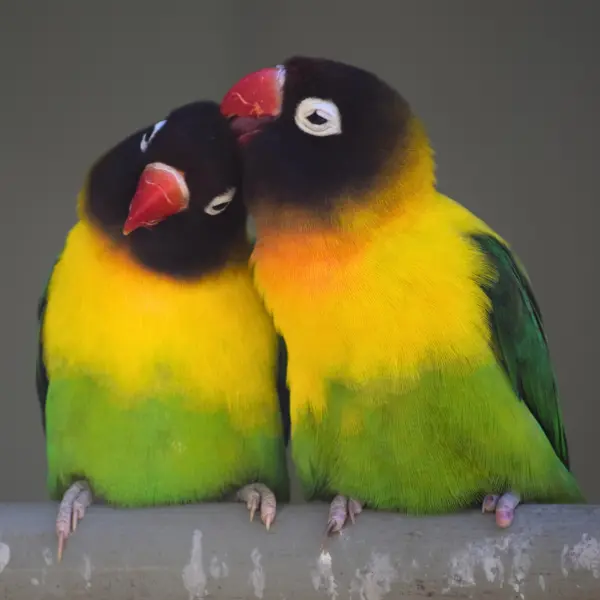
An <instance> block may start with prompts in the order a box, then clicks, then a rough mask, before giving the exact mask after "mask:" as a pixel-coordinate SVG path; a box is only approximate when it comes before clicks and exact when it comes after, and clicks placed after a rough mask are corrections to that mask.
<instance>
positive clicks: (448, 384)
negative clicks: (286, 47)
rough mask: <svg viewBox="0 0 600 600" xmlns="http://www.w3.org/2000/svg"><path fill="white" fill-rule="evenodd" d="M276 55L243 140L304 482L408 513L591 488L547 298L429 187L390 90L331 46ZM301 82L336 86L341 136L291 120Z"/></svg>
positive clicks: (406, 118)
mask: <svg viewBox="0 0 600 600" xmlns="http://www.w3.org/2000/svg"><path fill="white" fill-rule="evenodd" d="M284 67H285V83H283V84H282V88H281V90H280V92H281V94H282V97H283V99H282V101H281V106H282V108H281V111H282V112H281V115H280V116H279V118H278V119H276V120H275V121H273V122H271V123H269V124H267V125H265V126H264V127H263V128H262V129H261V131H260V132H259V133H258V134H257V135H256V137H255V138H254V139H252V140H251V141H250V142H249V144H248V146H247V149H246V168H245V176H246V197H247V200H248V203H249V206H250V210H251V212H252V213H253V216H254V218H255V220H256V223H257V244H256V246H255V249H254V252H253V255H252V263H253V265H254V274H255V281H256V285H257V287H258V289H259V290H260V291H261V293H262V295H263V296H264V299H265V302H266V304H267V306H268V308H269V309H270V311H271V312H272V314H273V317H274V321H275V325H276V327H277V329H278V330H279V331H280V332H281V334H282V335H283V337H284V338H285V341H286V344H287V348H288V383H289V386H290V390H291V422H292V435H291V439H292V453H293V458H294V462H295V465H296V469H297V472H298V474H299V476H300V479H301V480H302V482H303V484H304V488H305V491H306V493H307V496H308V497H309V498H323V499H326V498H331V496H333V495H334V494H343V495H345V496H348V497H353V498H356V499H358V500H359V501H361V502H364V503H366V504H367V505H368V506H369V507H372V508H381V509H396V510H402V511H409V512H412V513H439V512H446V511H451V510H455V509H458V508H462V507H466V506H469V505H472V504H473V503H475V502H477V501H481V500H482V499H483V497H484V496H485V495H486V494H489V493H502V492H505V491H510V490H516V491H517V492H519V493H520V494H521V497H522V498H523V500H526V501H534V502H557V503H569V502H582V501H583V497H582V494H581V492H580V490H579V487H578V485H577V483H576V481H575V479H574V477H573V475H572V474H571V473H570V471H569V462H568V451H567V443H566V438H565V433H564V427H563V423H562V417H561V411H560V406H559V398H558V391H557V387H556V381H555V375H554V372H553V367H552V364H551V359H550V355H549V350H548V347H547V343H546V337H545V334H544V329H543V325H542V321H541V317H540V312H539V308H538V306H537V303H536V301H535V299H534V296H533V294H532V291H531V288H530V284H529V281H528V279H527V276H526V274H525V273H524V271H523V269H522V267H520V266H519V264H518V263H517V262H516V260H515V258H514V256H513V255H512V253H511V251H510V249H509V248H508V246H507V244H506V243H505V242H504V241H503V240H502V239H501V238H500V237H499V236H498V235H497V234H496V233H495V232H494V231H492V230H491V229H490V228H489V227H488V226H487V225H486V224H485V223H483V222H482V221H481V220H480V219H478V218H477V217H475V216H474V215H473V214H472V213H470V212H469V211H468V210H467V209H466V208H464V207H462V206H461V205H459V204H458V203H456V202H454V201H453V200H451V199H450V198H448V197H446V196H444V195H443V194H441V193H440V192H439V191H438V190H437V189H436V186H435V177H434V164H433V157H432V152H431V149H430V146H429V143H428V140H427V137H426V135H425V132H424V130H423V128H422V126H421V124H420V123H419V121H418V120H417V119H416V118H415V117H414V116H413V115H412V114H410V112H409V111H408V109H407V107H406V105H405V104H404V102H403V101H402V100H401V99H399V97H398V96H397V94H396V93H395V92H394V91H392V90H391V89H390V88H387V87H385V89H384V90H383V91H377V92H371V91H370V90H371V89H372V88H373V87H376V86H375V85H374V81H375V78H374V77H373V76H372V75H370V74H367V73H366V72H364V71H360V70H358V69H354V68H352V67H347V66H345V65H341V64H340V63H333V61H326V60H319V61H317V60H312V59H305V58H294V59H291V60H290V61H288V62H286V63H284ZM277 76H278V77H279V78H280V79H279V81H281V70H280V71H279V72H278V75H277ZM262 80H265V76H264V74H263V77H262ZM248 81H250V79H248V80H246V82H245V83H244V84H243V85H246V86H249V83H248ZM377 81H379V80H377ZM380 84H381V82H378V84H377V85H380ZM260 85H262V84H260ZM232 90H233V91H234V92H235V91H237V90H236V88H232ZM240 90H242V87H241V86H240ZM251 97H253V98H258V97H259V94H257V93H254V95H253V96H251ZM305 97H315V98H316V99H317V100H318V99H321V98H323V99H328V100H331V102H335V103H337V107H338V108H339V110H340V113H341V123H342V126H341V130H342V131H341V135H339V136H337V137H336V136H332V137H331V138H328V137H323V136H319V137H314V138H311V137H310V135H306V133H305V132H304V131H303V132H300V131H297V130H296V129H295V124H294V120H293V118H290V114H289V112H287V111H292V110H294V108H295V107H297V106H299V103H300V102H301V100H303V99H304V98H305ZM373 100H376V102H377V106H376V105H375V102H373ZM388 101H389V102H390V103H392V104H393V103H395V104H394V105H393V106H392V107H391V108H390V107H389V105H388V104H386V103H388ZM320 102H323V101H320ZM223 106H227V105H226V103H225V101H224V104H223V105H222V110H224V109H223ZM378 110H379V111H380V112H385V111H387V114H386V115H384V116H382V117H380V116H378V114H377V111H378ZM238 114H242V116H246V115H243V113H238ZM330 114H333V111H331V112H330ZM359 115H360V116H359ZM363 115H364V116H363ZM228 116H229V115H228ZM296 116H297V115H296ZM363 118H364V121H362V120H361V121H360V123H359V124H358V125H357V124H356V122H355V121H353V120H352V119H363ZM321 121H324V118H323V117H321ZM315 123H316V124H318V123H319V121H315ZM307 127H309V126H307ZM305 129H306V127H305ZM377 144H379V148H383V150H381V149H379V150H378V149H377ZM388 150H389V152H388ZM368 153H371V155H370V156H369V154H368ZM386 153H387V154H386ZM353 161H354V162H353ZM361 171H362V172H361ZM357 173H358V174H357ZM286 177H288V179H287V180H286ZM352 177H354V180H353V181H352V182H350V183H348V180H350V179H351V178H352ZM361 177H362V179H360V178H361ZM286 181H287V182H288V183H289V184H290V185H288V186H286ZM292 181H293V185H291V183H292ZM300 182H302V183H300Z"/></svg>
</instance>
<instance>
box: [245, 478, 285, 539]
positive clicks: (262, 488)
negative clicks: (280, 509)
mask: <svg viewBox="0 0 600 600" xmlns="http://www.w3.org/2000/svg"><path fill="white" fill-rule="evenodd" d="M237 498H238V500H240V501H241V502H245V503H246V508H247V509H248V510H249V511H250V520H251V521H253V520H254V514H255V513H256V511H257V510H258V509H260V518H261V520H262V522H263V523H264V524H265V527H266V528H267V531H269V529H270V527H271V525H272V524H273V521H274V520H275V515H276V513H277V500H276V498H275V494H274V493H273V492H272V491H271V490H270V489H269V488H268V487H267V486H266V485H264V484H262V483H250V484H248V485H246V486H244V487H243V488H242V489H241V490H240V491H239V492H238V493H237Z"/></svg>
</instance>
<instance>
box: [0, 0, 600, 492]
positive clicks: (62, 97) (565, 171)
mask: <svg viewBox="0 0 600 600" xmlns="http://www.w3.org/2000/svg"><path fill="white" fill-rule="evenodd" d="M119 4H121V6H120V7H118V4H117V3H116V2H115V3H112V4H111V3H110V2H102V3H91V2H89V3H88V2H77V3H75V2H70V1H67V0H63V1H57V2H52V3H49V2H48V3H46V2H26V1H22V2H18V3H17V2H10V3H9V2H8V1H7V2H2V6H1V8H0V50H1V51H0V74H1V77H0V82H1V83H0V107H1V115H2V133H1V137H0V140H1V141H0V144H1V146H0V147H1V158H2V160H1V161H0V173H1V176H0V194H1V198H2V202H1V204H0V207H1V208H0V210H1V211H2V220H1V222H0V227H1V235H0V244H2V247H1V250H2V251H1V253H0V260H1V261H2V264H1V267H0V272H1V274H2V292H1V296H0V298H1V311H0V318H1V319H2V329H1V331H2V336H1V338H0V348H1V351H2V360H1V361H0V381H1V382H2V392H3V393H2V401H1V405H0V500H4V501H5V500H38V499H42V498H45V489H44V474H45V462H44V444H43V436H42V430H41V425H40V417H39V413H38V406H37V400H36V396H35V387H34V370H35V354H36V344H37V339H36V335H37V329H36V319H35V313H36V303H37V299H38V296H39V294H40V292H41V290H42V287H43V286H44V284H45V281H46V277H47V276H48V273H49V269H50V267H51V265H52V263H53V260H54V258H55V256H56V255H57V253H58V252H59V251H60V249H61V246H62V243H63V240H64V236H65V234H66V233H67V230H68V228H69V227H70V226H71V225H72V224H73V223H74V219H75V198H76V194H77V192H78V189H79V186H80V185H81V184H82V181H83V177H84V175H85V172H86V170H87V169H88V167H89V166H90V164H91V162H92V161H93V160H94V159H95V158H96V157H98V155H99V154H100V153H102V152H103V151H104V150H106V149H107V148H108V147H109V146H111V145H112V144H113V143H115V142H116V141H118V140H119V139H120V138H122V137H124V136H125V135H126V134H128V133H129V132H131V131H133V130H134V129H135V128H138V127H141V126H144V125H148V124H151V123H154V122H156V121H157V120H159V119H160V118H162V117H163V116H164V115H165V114H166V113H167V112H168V111H169V110H170V108H172V107H173V106H175V105H178V104H181V103H184V102H187V101H189V100H192V99H195V98H198V97H215V98H217V99H218V98H220V97H221V95H222V93H223V92H225V90H226V89H227V87H228V85H229V84H231V83H232V82H233V81H235V79H236V78H237V77H239V76H241V75H242V74H244V73H245V72H247V71H248V70H252V69H255V68H259V67H261V66H268V65H271V64H274V63H277V62H279V61H281V60H283V59H284V58H286V57H287V56H288V55H290V54H294V53H307V54H311V55H325V56H329V57H333V58H338V59H342V60H345V61H349V62H353V63H356V64H359V65H361V66H365V67H368V68H370V69H372V70H375V71H376V72H377V73H378V74H380V75H381V76H382V77H384V78H386V79H388V80H389V81H390V82H391V83H393V84H394V85H396V86H397V87H398V89H399V90H400V91H401V92H402V93H403V94H404V95H405V96H406V97H407V98H408V99H409V101H410V102H411V103H412V105H413V107H414V108H415V109H416V111H417V112H418V113H419V114H420V116H421V117H422V118H423V119H424V121H425V123H426V124H427V126H428V130H429V133H430V135H431V138H432V141H433V144H434V147H435V149H436V153H437V159H438V164H439V167H438V174H439V182H440V188H441V189H442V191H444V192H445V193H447V194H449V195H450V196H452V197H454V198H456V199H457V200H459V201H460V202H462V203H464V204H465V205H466V206H467V207H469V208H470V209H471V210H473V211H474V212H476V213H477V214H478V215H479V216H481V217H482V218H484V219H485V220H486V221H488V222H489V223H490V224H491V225H492V226H493V227H494V228H495V229H497V230H498V231H499V232H500V233H501V234H502V235H503V236H504V237H505V238H506V239H508V240H509V241H510V242H511V243H512V244H513V246H514V247H515V249H516V250H517V252H518V253H519V255H520V256H521V258H522V260H523V261H524V263H525V264H526V266H527V267H528V270H529V272H530V275H531V277H532V279H533V284H534V287H535V290H536V292H537V295H538V299H539V301H540V304H541V307H542V311H543V313H544V316H545V321H546V326H547V330H548V334H549V337H550V343H551V349H552V352H553V356H554V358H555V361H556V367H557V370H558V377H559V384H560V387H561V390H562V393H563V406H564V413H565V421H566V427H567V430H568V436H569V440H570V446H571V452H572V457H573V465H574V470H575V473H576V475H577V476H578V477H579V479H580V480H581V483H582V485H583V488H584V490H585V492H586V493H587V494H588V497H589V499H590V500H592V501H595V502H600V478H599V477H598V466H597V460H598V457H599V456H600V435H598V432H597V424H598V422H599V420H600V419H599V417H600V404H599V403H598V392H597V387H596V377H597V376H598V374H597V371H596V369H597V365H596V358H597V351H596V349H597V347H598V346H597V339H598V335H599V334H600V331H599V327H598V326H599V317H598V309H597V307H598V305H599V304H600V298H599V294H598V291H597V281H596V277H597V275H596V274H597V270H596V259H595V258H594V257H598V251H597V247H596V243H595V241H596V232H597V228H598V216H599V210H598V204H597V199H596V196H597V194H596V186H595V183H596V182H595V175H596V173H597V170H598V150H597V148H598V146H597V144H598V135H597V134H598V126H599V125H600V117H599V110H598V106H599V105H600V104H599V93H598V92H599V87H600V86H599V84H600V74H599V69H598V67H597V64H596V62H595V61H597V60H598V58H599V57H600V41H599V40H598V38H597V37H596V36H598V33H597V32H598V25H599V24H600V20H599V19H598V17H597V16H596V14H595V13H596V12H597V10H598V9H596V8H595V6H594V5H595V3H594V2H592V1H591V0H590V1H587V2H585V1H583V0H581V1H579V2H570V3H568V2H566V1H563V2H560V1H552V0H536V1H525V2H523V1H519V2H517V1H505V2H502V3H492V2H487V3H482V2H479V1H476V0H472V1H468V2H467V1H460V0H454V1H453V2H442V1H441V0H418V1H416V2H402V1H395V2H392V1H391V0H390V1H389V2H385V3H384V2H373V1H371V2H366V3H360V4H358V3H357V4H355V5H354V8H351V6H352V3H351V2H349V1H348V0H346V1H345V2H319V1H317V0H303V1H302V2H293V3H292V2H283V1H282V0H277V1H275V0H273V1H265V2H249V1H248V0H243V1H242V0H239V1H237V2H234V1H233V0H231V1H229V0H219V1H218V2H216V1H215V2H195V3H191V2H185V3H184V2H173V1H171V2H161V3H156V4H157V6H153V3H152V2H139V1H137V0H136V1H129V2H127V3H125V2H122V3H119ZM124 5H125V6H124ZM50 7H52V9H51V8H50ZM594 37H596V39H594Z"/></svg>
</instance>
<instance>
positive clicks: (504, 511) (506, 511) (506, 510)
mask: <svg viewBox="0 0 600 600" xmlns="http://www.w3.org/2000/svg"><path fill="white" fill-rule="evenodd" d="M520 502H521V496H520V495H519V494H516V493H515V492H508V493H507V494H503V495H502V496H500V499H499V500H498V504H497V505H496V525H498V527H501V528H502V529H506V528H507V527H510V526H511V524H512V522H513V521H514V518H515V510H516V508H517V506H518V505H519V503H520Z"/></svg>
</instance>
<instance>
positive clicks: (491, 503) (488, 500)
mask: <svg viewBox="0 0 600 600" xmlns="http://www.w3.org/2000/svg"><path fill="white" fill-rule="evenodd" d="M498 500H500V496H498V495H496V494H488V495H487V496H486V497H485V498H484V499H483V502H482V503H481V512H482V513H488V512H494V511H495V510H496V505H497V504H498Z"/></svg>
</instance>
